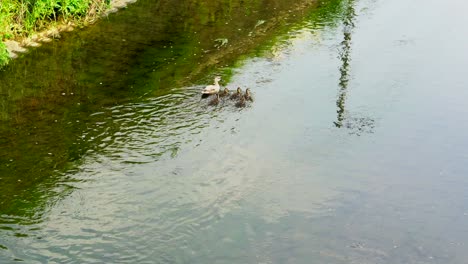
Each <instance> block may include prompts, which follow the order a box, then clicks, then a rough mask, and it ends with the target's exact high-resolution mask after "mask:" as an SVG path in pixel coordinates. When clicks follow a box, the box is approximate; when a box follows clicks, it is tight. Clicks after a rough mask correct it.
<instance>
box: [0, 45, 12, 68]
mask: <svg viewBox="0 0 468 264" xmlns="http://www.w3.org/2000/svg"><path fill="white" fill-rule="evenodd" d="M9 59H10V57H9V56H8V52H7V50H6V46H5V44H4V43H3V42H1V41H0V68H1V67H2V66H5V65H6V64H7V63H8V61H9Z"/></svg>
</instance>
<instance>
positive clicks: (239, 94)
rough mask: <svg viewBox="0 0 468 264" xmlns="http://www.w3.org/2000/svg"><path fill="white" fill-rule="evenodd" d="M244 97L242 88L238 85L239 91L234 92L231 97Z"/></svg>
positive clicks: (232, 98) (233, 98)
mask: <svg viewBox="0 0 468 264" xmlns="http://www.w3.org/2000/svg"><path fill="white" fill-rule="evenodd" d="M241 97H242V89H241V88H240V87H237V91H236V93H234V94H233V95H231V97H229V98H230V99H231V100H236V99H239V98H241Z"/></svg>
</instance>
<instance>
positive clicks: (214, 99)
mask: <svg viewBox="0 0 468 264" xmlns="http://www.w3.org/2000/svg"><path fill="white" fill-rule="evenodd" d="M218 104H219V94H216V95H215V98H213V99H212V100H211V101H210V102H208V105H211V106H215V105H218Z"/></svg>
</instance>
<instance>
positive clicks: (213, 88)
mask: <svg viewBox="0 0 468 264" xmlns="http://www.w3.org/2000/svg"><path fill="white" fill-rule="evenodd" d="M219 81H221V77H219V76H216V77H215V78H214V84H212V85H208V86H206V87H205V89H203V90H202V94H217V93H218V92H219Z"/></svg>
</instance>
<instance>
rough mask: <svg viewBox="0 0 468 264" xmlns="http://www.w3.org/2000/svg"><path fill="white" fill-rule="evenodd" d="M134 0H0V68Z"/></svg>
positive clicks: (134, 0)
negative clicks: (23, 0)
mask: <svg viewBox="0 0 468 264" xmlns="http://www.w3.org/2000/svg"><path fill="white" fill-rule="evenodd" d="M134 2H136V0H91V1H89V0H76V1H71V2H66V3H61V2H60V1H50V0H42V1H37V2H35V3H34V4H32V3H17V2H16V1H13V0H7V1H5V2H3V1H2V3H1V4H0V21H1V22H0V40H1V42H0V67H2V66H4V65H6V64H8V62H9V61H10V60H11V59H14V58H17V57H18V55H19V54H21V53H24V52H27V50H28V49H29V48H34V47H39V46H41V45H42V43H47V42H50V41H52V40H53V39H57V38H60V33H61V32H69V31H72V30H74V28H75V27H84V26H88V25H90V24H93V23H94V22H96V21H97V20H98V19H99V18H100V17H103V16H107V15H108V14H109V13H113V12H117V11H118V9H120V8H123V7H126V6H127V5H128V4H130V3H134Z"/></svg>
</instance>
